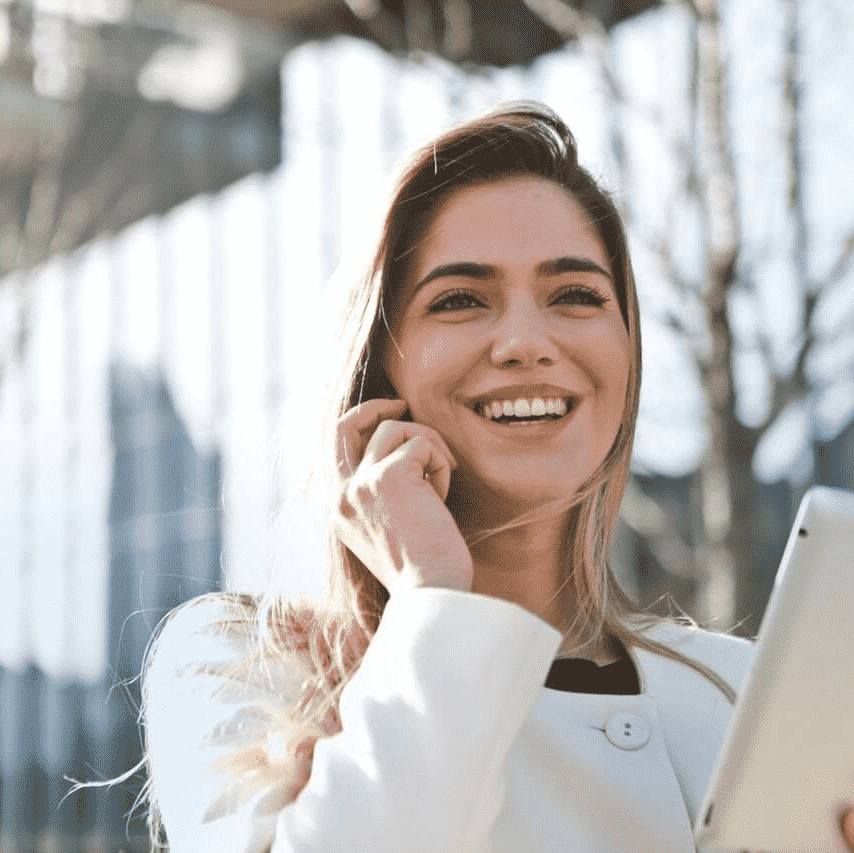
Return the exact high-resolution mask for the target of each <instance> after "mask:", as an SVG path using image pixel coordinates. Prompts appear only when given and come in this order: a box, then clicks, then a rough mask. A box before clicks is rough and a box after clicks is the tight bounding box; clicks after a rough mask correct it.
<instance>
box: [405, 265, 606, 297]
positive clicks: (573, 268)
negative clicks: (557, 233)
mask: <svg viewBox="0 0 854 853" xmlns="http://www.w3.org/2000/svg"><path fill="white" fill-rule="evenodd" d="M565 272H592V273H598V274H599V275H603V276H605V278H607V279H608V281H611V273H609V272H608V271H607V270H606V269H605V268H604V267H601V266H599V264H597V263H596V262H595V261H591V260H590V258H578V257H574V256H570V255H564V256H563V257H561V258H554V259H552V260H550V261H543V262H542V263H540V264H538V265H537V275H540V276H552V275H561V274H562V273H565ZM455 276H462V277H465V278H474V279H480V280H485V279H490V278H497V277H498V268H497V267H495V266H493V265H492V264H479V263H475V262H474V261H457V262H455V263H451V264H440V265H439V266H438V267H435V268H434V269H432V270H430V272H428V273H427V275H425V276H424V278H422V279H421V281H419V282H418V284H416V285H415V289H414V290H413V291H412V296H413V297H414V296H415V294H416V293H418V291H419V290H420V289H421V288H422V287H424V285H425V284H428V283H429V282H431V281H435V280H436V279H437V278H453V277H455Z"/></svg>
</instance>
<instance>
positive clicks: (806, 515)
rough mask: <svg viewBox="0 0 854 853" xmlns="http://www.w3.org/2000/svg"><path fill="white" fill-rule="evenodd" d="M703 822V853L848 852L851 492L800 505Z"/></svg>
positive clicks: (853, 753)
mask: <svg viewBox="0 0 854 853" xmlns="http://www.w3.org/2000/svg"><path fill="white" fill-rule="evenodd" d="M756 643H757V648H756V656H755V658H754V661H753V664H752V666H751V668H750V671H749V672H748V673H747V676H746V678H745V681H744V684H743V685H742V689H741V692H740V693H739V697H738V701H737V703H736V706H735V709H734V712H733V717H732V722H731V723H730V727H729V730H728V732H727V736H726V738H725V739H724V744H723V747H722V750H721V755H720V758H719V760H718V766H717V768H716V769H715V772H714V773H713V774H712V777H711V779H710V781H709V787H708V789H707V791H706V796H705V799H704V801H703V805H702V807H701V808H700V810H699V812H698V813H697V820H696V824H695V826H694V835H695V839H696V842H697V846H698V847H699V848H700V849H701V850H761V851H767V853H772V851H773V853H777V852H778V851H798V853H848V849H847V847H846V846H845V844H844V843H843V841H842V836H841V834H840V832H839V829H838V823H839V820H838V817H839V814H840V811H841V809H842V807H843V806H844V805H850V804H854V492H848V491H843V490H841V489H828V488H824V487H815V488H813V489H810V491H809V492H808V493H807V494H806V496H805V497H804V499H803V501H802V503H801V506H800V509H799V510H798V514H797V517H796V518H795V524H794V526H793V528H792V532H791V534H790V536H789V541H788V544H787V545H786V550H785V552H784V554H783V560H782V562H781V564H780V569H779V571H778V572H777V578H776V580H775V582H774V589H773V591H772V593H771V598H770V600H769V602H768V608H767V609H766V611H765V616H764V617H763V619H762V624H761V626H760V628H759V634H758V636H757V641H756Z"/></svg>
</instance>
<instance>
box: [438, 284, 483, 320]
mask: <svg viewBox="0 0 854 853" xmlns="http://www.w3.org/2000/svg"><path fill="white" fill-rule="evenodd" d="M482 307H483V303H482V302H481V301H480V300H479V299H478V298H477V297H476V296H473V295H472V294H471V293H468V292H467V291H465V290H458V291H454V292H453V293H446V294H445V295H444V296H442V297H440V298H439V299H437V300H436V301H435V302H434V303H433V304H432V305H431V306H430V308H429V311H430V313H431V314H439V313H441V312H442V311H462V310H465V309H466V308H482Z"/></svg>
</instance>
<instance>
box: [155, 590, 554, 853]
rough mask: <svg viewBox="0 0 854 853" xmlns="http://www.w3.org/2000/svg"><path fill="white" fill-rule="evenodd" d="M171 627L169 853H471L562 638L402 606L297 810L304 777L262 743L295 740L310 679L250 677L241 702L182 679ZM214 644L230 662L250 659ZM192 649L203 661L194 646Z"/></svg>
mask: <svg viewBox="0 0 854 853" xmlns="http://www.w3.org/2000/svg"><path fill="white" fill-rule="evenodd" d="M169 627H170V628H172V629H173V630H172V632H171V636H167V635H166V632H165V631H164V636H163V637H162V638H161V643H162V645H161V649H160V651H159V652H158V654H157V655H156V656H155V659H154V661H153V663H152V666H151V668H150V670H149V675H148V687H149V701H150V706H149V708H148V713H147V719H146V726H147V736H148V743H149V750H150V762H151V772H152V779H153V794H154V797H155V798H156V800H157V802H158V804H159V807H160V809H161V813H162V816H163V820H164V824H165V827H166V831H167V835H168V837H169V841H170V842H171V853H201V852H202V851H205V853H207V852H208V851H210V850H228V851H230V853H261V851H265V850H267V849H272V851H273V853H296V851H300V853H307V851H336V853H337V851H366V853H367V852H368V851H370V853H382V851H395V853H401V851H406V853H418V851H422V850H423V851H430V853H442V851H448V853H451V851H453V853H464V851H473V850H476V849H478V847H479V846H480V845H481V843H482V842H483V840H484V839H485V838H486V836H487V834H488V832H489V829H490V827H491V825H492V823H493V821H494V820H495V818H496V816H497V813H498V811H499V809H500V806H501V802H502V793H503V776H502V768H503V765H504V761H505V758H506V755H507V752H508V751H509V749H510V747H511V744H512V742H513V740H514V738H515V737H516V734H517V733H518V731H519V729H520V728H521V726H522V724H523V722H524V720H525V719H526V717H527V715H528V713H529V712H530V709H531V707H532V705H533V704H534V701H535V700H536V697H537V695H538V694H539V691H540V690H541V688H542V685H543V683H544V681H545V677H546V674H547V672H548V668H549V666H550V665H551V661H552V658H553V657H554V654H555V652H556V650H557V648H558V646H559V645H560V640H561V637H560V634H559V632H558V631H556V630H555V629H554V628H553V627H552V626H551V625H549V624H548V623H546V622H545V621H543V620H541V619H540V618H539V617H537V616H534V615H533V614H531V613H529V612H528V611H527V610H525V609H523V608H521V607H519V606H517V605H515V604H510V603H508V602H505V601H501V600H499V599H495V598H489V597H486V596H480V595H476V594H473V593H467V592H460V591H456V590H450V589H439V588H416V589H413V590H411V591H409V592H407V593H405V594H401V595H398V596H395V597H393V598H392V600H391V601H390V602H389V604H388V606H387V607H386V611H385V614H384V616H383V619H382V621H381V622H380V627H379V630H378V631H377V634H376V635H375V637H374V638H373V640H372V641H371V644H370V646H369V647H368V651H367V653H366V655H365V657H364V659H363V661H362V664H361V666H360V668H359V671H358V672H357V674H356V675H355V676H354V678H353V680H352V681H351V682H350V684H349V685H348V686H347V687H346V688H345V690H344V691H343V693H342V696H341V705H340V711H341V722H342V731H341V732H340V733H338V734H336V735H334V736H331V737H326V738H321V739H320V740H319V741H318V742H317V743H316V745H315V748H314V758H313V764H312V766H311V770H310V777H309V778H308V783H307V784H306V785H305V787H304V788H303V789H302V791H301V792H300V793H299V794H298V796H296V799H295V800H294V796H295V794H296V791H297V790H299V783H300V778H299V777H300V773H301V769H300V768H299V767H296V766H293V762H291V763H290V764H285V765H276V763H275V760H274V750H273V751H271V750H270V749H267V751H266V753H265V744H268V742H269V739H270V735H271V734H272V741H273V743H276V742H279V743H281V741H282V739H284V740H286V739H287V734H288V732H287V725H288V722H287V714H286V710H287V705H288V703H292V702H293V701H295V699H296V698H297V693H298V689H299V682H300V680H301V679H302V678H303V677H304V676H305V671H304V670H302V669H301V668H300V667H299V666H298V665H297V663H296V662H294V661H291V662H290V667H288V666H281V665H276V666H272V667H271V668H270V669H269V673H270V675H271V678H272V680H271V681H270V682H268V683H265V682H264V677H262V674H261V672H260V671H258V672H255V673H254V674H253V675H252V678H251V680H250V685H251V687H250V689H248V690H247V689H246V688H243V687H242V686H239V685H238V684H237V683H234V684H229V683H228V682H224V681H223V680H222V677H221V676H217V675H215V674H213V675H211V674H205V672H204V671H203V670H200V669H199V668H198V666H197V667H196V668H195V669H193V668H192V667H191V668H190V669H188V668H187V661H186V654H184V655H181V654H175V652H174V647H175V646H176V644H177V645H182V644H184V637H185V635H186V628H182V626H181V625H180V623H178V622H176V623H174V624H173V625H171V626H169ZM217 642H218V643H219V644H220V646H219V648H218V649H217V650H216V655H215V656H217V657H218V658H219V662H220V663H221V664H223V665H226V664H227V663H228V660H227V658H228V656H229V655H231V656H232V657H234V656H235V655H239V654H240V653H241V651H240V649H238V648H237V647H236V646H235V644H234V641H233V640H232V641H228V642H230V643H231V645H230V646H223V645H222V643H223V642H224V640H223V638H220V639H219V640H218V641H217ZM194 643H195V644H196V648H195V653H196V654H198V653H200V652H202V651H203V649H202V648H201V647H200V646H199V643H198V634H197V638H196V640H194V641H192V642H190V644H189V645H190V646H191V647H192V646H193V644H194ZM211 650H213V647H211ZM243 653H245V649H244V650H243ZM182 657H183V658H184V661H183V662H182V661H181V658H182ZM196 660H197V661H198V660H199V658H196ZM176 664H177V666H176ZM217 679H219V682H218V681H217ZM223 684H225V685H226V689H223ZM277 727H278V728H277ZM283 727H284V730H283ZM212 735H213V736H212ZM253 761H254V762H255V765H256V767H255V768H252V762H253ZM229 766H230V767H231V770H229V769H228V768H229ZM235 768H237V769H238V773H239V769H240V768H242V770H243V773H242V775H237V776H235ZM307 769H308V768H307V767H304V768H302V772H305V771H307Z"/></svg>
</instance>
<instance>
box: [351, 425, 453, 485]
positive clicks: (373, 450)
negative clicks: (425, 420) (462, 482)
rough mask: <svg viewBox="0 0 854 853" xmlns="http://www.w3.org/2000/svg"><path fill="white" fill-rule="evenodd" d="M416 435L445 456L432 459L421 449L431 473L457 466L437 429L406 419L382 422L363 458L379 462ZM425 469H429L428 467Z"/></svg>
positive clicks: (367, 461)
mask: <svg viewBox="0 0 854 853" xmlns="http://www.w3.org/2000/svg"><path fill="white" fill-rule="evenodd" d="M416 436H422V437H423V438H425V439H426V440H427V441H428V442H429V443H430V444H432V445H434V446H435V447H436V448H438V450H439V451H440V452H441V453H442V454H443V456H444V459H443V460H438V459H436V458H435V457H434V458H432V461H431V460H429V459H428V458H427V456H426V455H425V451H423V450H421V452H420V453H419V454H418V458H419V459H420V460H422V461H423V462H424V463H425V466H426V465H427V464H428V463H429V465H430V469H431V470H430V474H431V475H432V474H433V473H437V472H438V471H439V469H440V468H441V467H448V468H449V469H450V470H453V469H454V468H456V467H457V463H456V461H455V460H454V456H453V454H452V453H451V450H450V448H449V447H448V445H447V444H445V440H444V439H443V438H442V436H441V435H439V433H438V432H436V430H434V429H433V428H432V427H428V426H424V425H423V424H416V423H408V422H405V421H383V422H382V423H380V425H379V426H378V427H377V428H376V431H375V432H374V434H373V435H372V436H371V438H370V439H369V441H368V444H367V446H366V447H365V451H364V454H363V456H362V459H363V460H364V462H365V463H366V464H368V465H371V464H373V463H375V462H379V461H381V460H382V459H385V458H386V457H387V456H389V455H390V454H391V453H393V452H394V451H395V450H397V449H398V448H399V447H402V446H403V445H404V444H406V443H407V442H408V441H409V440H410V439H413V438H415V437H416ZM424 470H425V471H426V470H428V469H427V467H425V469H424Z"/></svg>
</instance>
